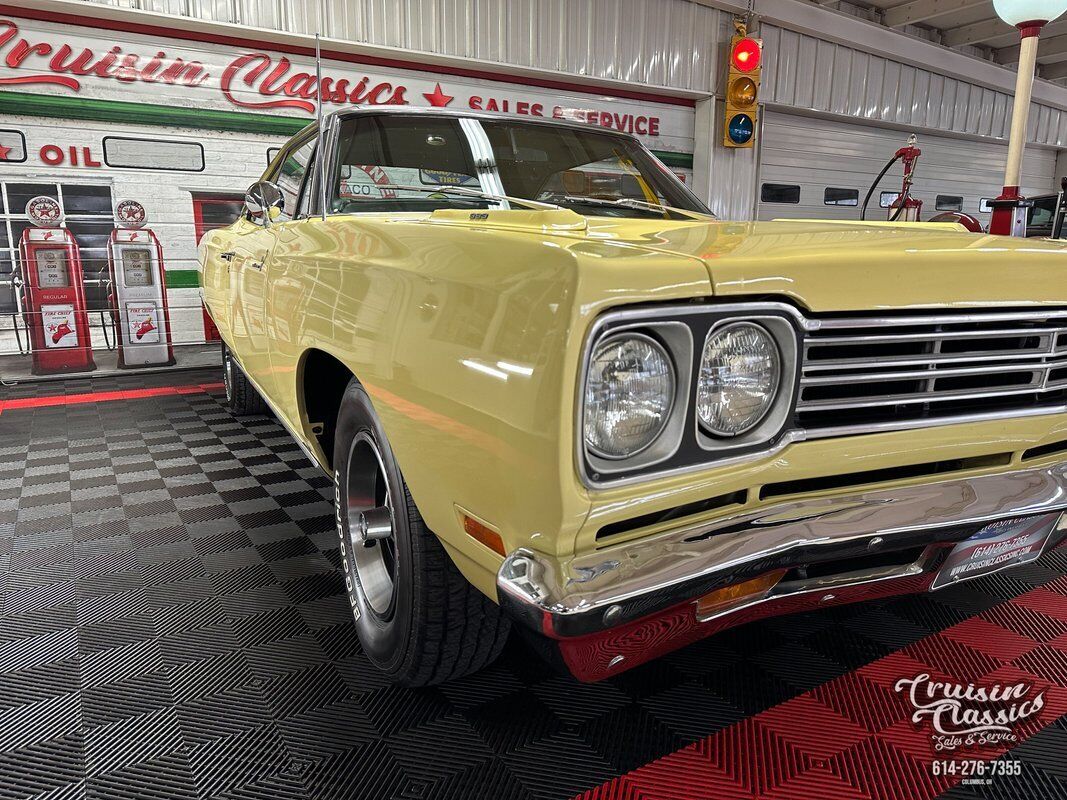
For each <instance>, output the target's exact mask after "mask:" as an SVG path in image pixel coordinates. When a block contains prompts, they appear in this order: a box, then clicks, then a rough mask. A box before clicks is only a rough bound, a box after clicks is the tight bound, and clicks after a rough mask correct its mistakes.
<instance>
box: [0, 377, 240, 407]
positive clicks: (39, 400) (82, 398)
mask: <svg viewBox="0 0 1067 800" xmlns="http://www.w3.org/2000/svg"><path fill="white" fill-rule="evenodd" d="M222 386H223V384H222V383H221V382H219V383H195V384H188V385H185V386H156V387H153V388H151V389H128V390H124V391H114V392H85V393H83V394H59V395H54V396H52V397H20V398H18V399H16V400H0V414H2V413H3V412H5V411H14V410H15V409H20V408H44V407H46V406H69V405H76V404H78V403H107V402H110V401H112V400H140V399H142V398H146V397H166V396H169V395H176V394H199V393H201V392H210V391H212V390H215V389H221V388H222Z"/></svg>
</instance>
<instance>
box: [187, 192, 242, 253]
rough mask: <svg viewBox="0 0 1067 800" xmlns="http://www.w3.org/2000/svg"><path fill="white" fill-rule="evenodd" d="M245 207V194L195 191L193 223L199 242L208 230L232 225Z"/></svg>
mask: <svg viewBox="0 0 1067 800" xmlns="http://www.w3.org/2000/svg"><path fill="white" fill-rule="evenodd" d="M244 209H245V204H244V195H239V194H202V193H200V192H194V193H193V225H194V227H195V229H196V230H195V232H196V242H197V244H199V243H200V240H201V239H203V238H204V234H205V233H207V232H208V231H213V230H217V229H218V228H225V227H227V226H228V225H232V224H233V223H234V222H236V221H237V218H238V217H239V216H241V214H242V213H243V212H244Z"/></svg>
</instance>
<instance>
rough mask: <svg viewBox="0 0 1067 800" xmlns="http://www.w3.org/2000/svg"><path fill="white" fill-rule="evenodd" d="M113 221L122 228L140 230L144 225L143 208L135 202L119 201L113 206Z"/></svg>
mask: <svg viewBox="0 0 1067 800" xmlns="http://www.w3.org/2000/svg"><path fill="white" fill-rule="evenodd" d="M115 219H116V220H118V223H119V225H121V226H122V227H124V228H140V227H141V226H142V225H144V223H145V210H144V206H143V205H141V204H140V203H138V202H137V201H136V200H120V201H119V203H118V205H117V206H115Z"/></svg>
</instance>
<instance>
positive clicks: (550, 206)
mask: <svg viewBox="0 0 1067 800" xmlns="http://www.w3.org/2000/svg"><path fill="white" fill-rule="evenodd" d="M377 188H378V189H395V190H397V191H404V192H423V193H425V194H438V193H440V194H455V195H460V196H461V197H474V198H477V199H479V200H489V201H492V202H494V203H501V202H506V203H509V204H512V205H516V206H525V207H526V208H535V209H538V210H541V211H546V210H548V211H560V210H561V207H560V206H558V205H556V204H555V203H542V202H541V201H540V200H527V199H525V198H523V197H512V196H511V195H507V194H490V193H489V192H483V191H480V190H478V189H464V188H463V187H462V186H433V187H431V186H406V185H404V184H402V183H383V184H380V185H379V186H378V187H377ZM373 199H375V200H378V199H382V198H373Z"/></svg>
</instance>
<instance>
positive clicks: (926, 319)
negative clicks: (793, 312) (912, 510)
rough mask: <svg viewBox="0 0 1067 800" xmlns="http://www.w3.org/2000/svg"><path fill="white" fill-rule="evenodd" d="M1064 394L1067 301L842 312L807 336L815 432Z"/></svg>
mask: <svg viewBox="0 0 1067 800" xmlns="http://www.w3.org/2000/svg"><path fill="white" fill-rule="evenodd" d="M1065 404H1067V311H1061V310H1057V311H1041V310H1032V311H1019V312H985V313H983V312H971V311H968V312H964V313H959V314H950V313H944V314H935V315H923V316H916V315H908V316H885V317H877V318H875V317H835V318H828V319H821V320H819V321H818V322H816V323H815V324H813V325H812V326H811V327H810V328H809V331H808V335H807V337H806V340H805V342H804V354H803V363H802V370H801V380H800V395H799V399H798V403H797V421H798V423H799V425H800V427H802V428H804V429H805V430H806V431H808V432H809V434H811V435H820V434H821V435H832V434H835V433H838V432H847V431H848V429H851V428H859V429H863V430H870V429H893V428H896V427H908V426H910V425H920V424H940V423H942V422H947V421H950V420H952V419H953V418H970V417H974V416H984V415H989V414H995V413H1002V414H1005V415H1011V414H1013V413H1024V412H1027V411H1031V410H1034V411H1041V410H1049V409H1055V408H1058V407H1063V406H1064V405H1065Z"/></svg>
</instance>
